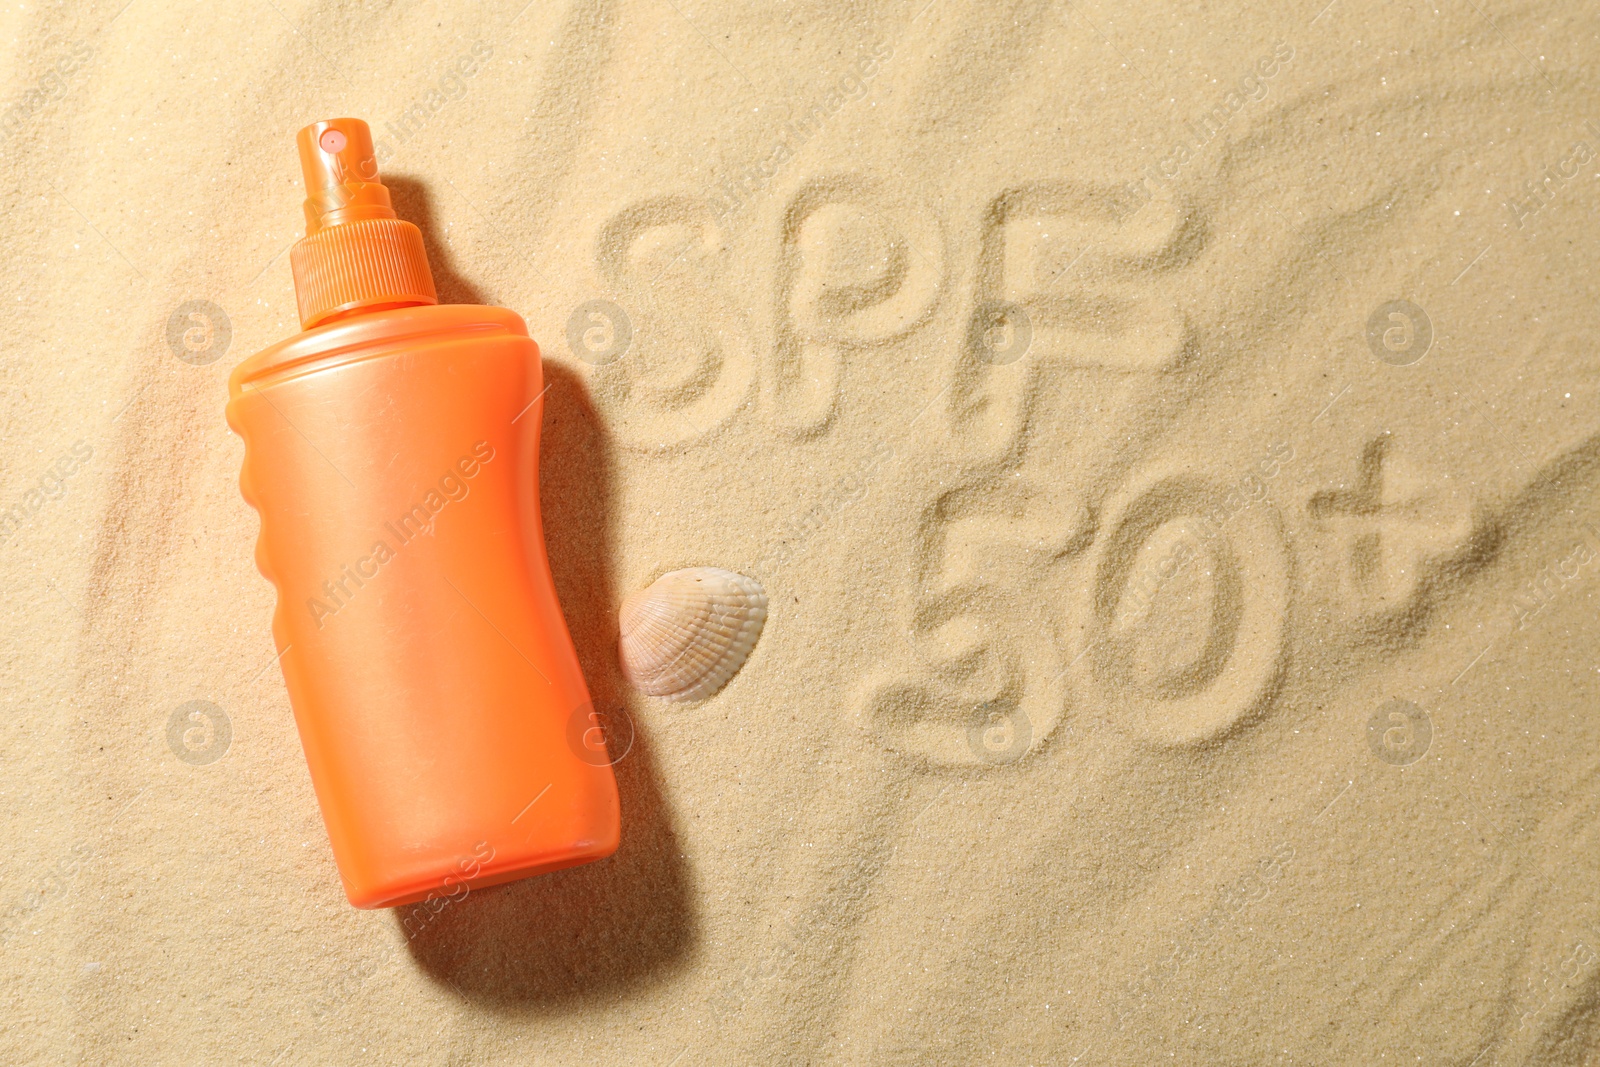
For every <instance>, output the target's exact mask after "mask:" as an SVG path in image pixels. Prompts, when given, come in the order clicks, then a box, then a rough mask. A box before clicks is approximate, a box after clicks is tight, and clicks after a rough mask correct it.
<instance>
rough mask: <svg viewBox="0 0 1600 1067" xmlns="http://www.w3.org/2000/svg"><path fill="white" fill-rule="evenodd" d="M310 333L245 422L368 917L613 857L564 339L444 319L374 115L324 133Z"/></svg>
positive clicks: (615, 827) (321, 792) (505, 314)
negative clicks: (568, 604) (378, 141)
mask: <svg viewBox="0 0 1600 1067" xmlns="http://www.w3.org/2000/svg"><path fill="white" fill-rule="evenodd" d="M299 144H300V161H301V166H302V169H303V170H304V173H305V179H306V192H307V198H306V236H305V239H304V240H302V241H300V242H299V243H298V244H296V245H295V247H294V251H293V253H292V265H293V269H294V279H295V291H296V294H297V296H298V299H299V305H300V321H301V324H302V326H303V327H304V332H303V333H300V334H298V335H296V336H294V337H292V338H290V339H289V340H287V341H284V342H283V343H281V344H277V345H274V346H272V347H271V348H269V349H267V350H266V351H264V352H260V353H257V354H256V355H254V356H252V357H250V358H249V359H247V360H245V361H244V362H243V363H241V364H240V365H239V366H238V367H237V368H236V369H235V370H234V372H233V375H232V377H231V379H230V380H229V401H228V424H229V425H230V426H232V427H233V429H234V430H235V431H236V432H237V433H238V434H239V436H240V437H242V438H244V442H245V459H244V470H243V473H242V475H241V477H240V488H241V489H242V491H243V493H244V496H245V499H246V500H247V501H248V502H249V503H250V504H251V505H252V506H253V507H254V508H255V509H256V510H257V511H258V512H259V513H260V515H261V536H260V539H259V540H258V541H257V543H256V562H257V565H258V566H259V567H260V568H261V573H262V574H264V575H265V576H266V577H267V579H268V580H269V581H271V582H272V583H273V585H274V586H276V587H277V591H278V606H277V611H276V612H275V614H274V615H273V626H272V631H273V637H274V639H275V641H276V643H277V646H278V651H279V659H280V662H281V663H282V665H283V673H284V678H285V680H286V681H287V683H288V687H289V702H290V704H291V705H292V706H293V708H294V715H295V721H296V724H297V725H298V727H299V731H300V740H301V744H302V745H303V746H304V748H305V753H306V762H307V763H308V764H309V765H310V768H311V780H312V784H313V785H314V786H315V788H316V792H317V800H318V802H319V803H320V805H321V808H322V816H323V820H324V822H325V823H326V824H327V827H328V836H329V838H330V839H331V841H332V843H333V853H334V858H335V859H336V860H337V862H338V865H339V874H340V876H341V878H342V879H343V881H344V887H345V892H346V894H347V895H348V896H349V898H350V902H351V903H352V904H354V905H355V906H357V907H361V908H377V907H392V906H394V905H398V904H407V903H411V902H413V901H418V900H423V899H426V898H429V897H438V896H460V895H462V894H464V893H466V892H467V891H468V890H470V889H471V888H473V887H477V886H486V885H494V884H496V883H499V882H506V881H510V880H512V879H514V878H522V877H526V876H528V875H533V874H540V873H543V872H545V871H553V870H556V869H558V868H561V867H568V866H572V865H574V864H579V863H585V862H587V861H589V860H595V859H600V858H602V857H604V856H608V855H610V854H611V853H612V852H613V851H615V849H616V847H617V840H618V835H619V829H620V828H619V821H618V801H617V787H616V781H615V778H614V777H613V775H612V771H611V763H610V760H609V759H608V758H607V755H606V750H605V745H604V736H603V734H601V733H600V731H599V730H597V729H596V728H595V724H596V723H597V722H598V721H599V720H598V718H597V717H596V716H595V715H594V713H593V708H592V705H591V704H590V699H589V693H588V690H587V688H586V686H585V685H584V681H583V675H582V673H581V672H580V670H579V668H578V660H577V655H576V653H575V652H574V650H573V647H572V639H571V637H570V636H569V635H568V633H567V627H566V621H565V619H564V618H563V617H562V614H561V607H560V605H559V604H558V603H557V601H556V594H555V587H554V585H553V583H552V581H551V578H550V568H549V564H548V562H547V560H546V556H545V547H544V531H543V527H542V524H541V522H540V517H539V498H538V480H539V465H538V449H539V423H540V418H541V415H542V412H543V407H544V405H543V403H542V400H541V397H542V391H541V390H542V386H541V384H540V383H541V378H542V374H541V370H540V364H539V349H538V346H537V345H535V344H534V342H533V341H532V340H531V339H529V337H528V331H527V327H526V326H524V325H523V322H522V319H521V318H519V317H518V316H517V315H516V314H514V313H513V312H510V311H507V310H505V309H504V308H493V307H477V306H470V305H439V304H438V303H437V299H436V297H435V295H434V288H433V279H432V275H431V274H430V272H429V270H428V263H427V255H426V252H425V251H424V249H423V244H422V235H421V233H420V232H419V231H418V230H417V228H416V227H415V226H413V225H412V224H411V223H409V222H403V221H401V220H400V219H398V218H396V217H395V213H394V210H393V208H392V207H391V206H390V201H389V194H388V191H387V190H386V189H385V188H384V187H383V185H382V184H381V183H380V182H379V180H378V172H377V164H376V162H375V160H374V158H373V150H372V137H371V134H370V132H369V131H368V129H367V125H366V123H364V122H362V121H360V120H359V119H332V120H329V121H326V122H318V123H315V124H313V125H311V126H308V127H306V128H305V129H303V130H301V131H300V137H299Z"/></svg>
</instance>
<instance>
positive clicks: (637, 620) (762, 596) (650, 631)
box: [617, 567, 767, 700]
mask: <svg viewBox="0 0 1600 1067" xmlns="http://www.w3.org/2000/svg"><path fill="white" fill-rule="evenodd" d="M766 621H767V591H766V590H765V589H763V588H761V583H760V582H758V581H756V580H755V579H754V578H747V577H746V576H744V575H742V574H736V573H734V572H733V571H725V570H723V569H722V568H720V567H689V568H686V569H685V570H681V571H672V572H671V573H669V574H663V575H662V576H661V577H660V578H657V579H656V580H655V581H654V582H652V583H651V584H650V585H649V586H647V587H646V588H644V589H641V590H639V591H638V592H637V593H635V594H633V595H632V596H630V597H629V598H628V599H626V600H624V601H623V602H622V612H621V623H622V636H621V638H619V639H618V641H617V651H618V654H619V655H620V657H621V659H622V673H623V674H625V675H627V676H628V681H630V682H632V683H633V684H634V686H636V687H637V688H638V689H639V690H640V692H644V693H648V694H650V695H651V696H658V697H666V698H667V699H668V700H704V699H705V698H706V697H708V696H710V695H711V694H713V693H715V692H716V691H717V690H719V689H721V688H722V687H723V686H724V685H725V684H727V681H728V679H729V678H732V677H733V676H734V675H735V674H736V673H738V670H739V668H740V667H742V666H743V665H744V661H745V657H746V656H748V655H750V650H751V649H752V648H754V647H755V645H756V638H758V637H760V636H761V627H762V626H763V625H764V624H765V623H766Z"/></svg>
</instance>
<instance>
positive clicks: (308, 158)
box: [289, 119, 439, 330]
mask: <svg viewBox="0 0 1600 1067" xmlns="http://www.w3.org/2000/svg"><path fill="white" fill-rule="evenodd" d="M299 143H300V170H301V172H302V173H303V174H304V175H305V179H306V235H305V237H304V238H303V239H301V240H300V241H297V242H296V243H295V246H294V250H293V251H292V252H290V253H289V263H290V266H291V267H292V268H293V270H294V292H295V296H296V298H297V299H298V300H299V303H300V325H301V326H302V327H304V328H305V329H308V330H309V329H311V328H312V327H313V326H320V325H322V324H323V323H325V322H329V321H331V320H332V319H335V318H338V317H340V316H342V315H345V314H347V313H349V312H352V311H377V310H380V309H383V308H394V307H414V306H416V305H418V304H437V303H438V302H439V297H438V296H437V294H435V292H434V289H433V274H432V272H431V271H429V270H428V253H427V250H426V249H425V248H424V247H423V245H422V231H421V230H418V229H417V228H416V227H415V226H413V225H412V224H411V223H409V222H405V221H403V220H401V219H399V218H396V217H395V213H394V208H393V206H391V205H390V203H389V190H388V189H385V188H384V187H383V183H382V182H380V181H379V180H378V161H377V160H376V159H375V158H374V157H373V152H372V131H371V130H369V129H367V124H366V123H365V122H362V121H361V120H360V119H325V120H324V121H322V122H313V123H312V124H311V125H309V126H307V127H306V128H305V129H303V130H301V131H300V136H299Z"/></svg>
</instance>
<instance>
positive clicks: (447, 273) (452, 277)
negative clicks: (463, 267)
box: [383, 171, 494, 304]
mask: <svg viewBox="0 0 1600 1067" xmlns="http://www.w3.org/2000/svg"><path fill="white" fill-rule="evenodd" d="M383 184H384V185H385V186H387V187H388V189H389V199H390V200H391V201H392V202H393V203H394V213H395V214H396V215H399V216H400V217H401V218H402V219H405V220H406V221H407V222H409V223H412V224H414V225H415V226H416V227H417V229H419V230H421V231H422V245H423V247H424V248H426V249H427V250H428V267H429V269H430V270H432V272H433V288H434V290H435V291H436V292H437V293H438V294H439V303H441V304H492V303H494V301H493V300H492V299H490V298H489V297H487V296H485V295H484V293H483V291H482V290H481V289H479V288H478V287H477V286H476V285H473V284H472V283H471V282H469V281H467V279H465V278H463V277H462V276H461V275H460V274H459V273H457V271H456V268H455V254H454V253H453V252H452V250H451V249H450V246H448V245H444V244H440V243H439V240H438V238H437V237H436V236H435V234H437V233H438V232H439V226H438V222H437V221H436V220H435V219H434V217H433V194H432V193H431V192H429V191H428V187H427V186H426V185H424V184H423V183H422V182H420V181H418V180H417V179H416V178H410V177H407V176H406V175H404V174H390V173H388V172H387V171H385V172H384V175H383Z"/></svg>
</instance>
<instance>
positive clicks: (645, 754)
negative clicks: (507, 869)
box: [396, 360, 698, 1015]
mask: <svg viewBox="0 0 1600 1067" xmlns="http://www.w3.org/2000/svg"><path fill="white" fill-rule="evenodd" d="M544 374H545V382H546V385H547V388H548V391H547V392H546V394H545V409H544V422H543V443H542V448H541V452H540V462H539V481H540V500H541V503H542V508H543V516H544V527H545V540H546V542H547V544H548V546H549V555H550V568H551V570H552V572H553V573H554V575H555V584H556V591H557V593H558V595H559V596H560V598H561V606H562V609H563V611H564V613H565V614H566V617H567V625H568V627H569V628H570V629H571V631H572V638H573V642H574V644H575V645H576V646H577V650H578V659H579V661H580V662H581V664H582V666H583V671H584V676H585V678H587V679H588V681H589V686H590V691H591V694H592V696H593V697H594V703H595V706H596V707H597V708H600V709H606V710H612V711H613V712H620V713H623V714H625V711H626V709H625V701H624V700H623V694H622V689H621V681H620V676H619V672H618V669H617V664H616V652H615V649H616V640H617V624H616V607H617V597H616V595H615V590H614V561H615V557H616V553H615V550H614V549H615V539H616V532H615V518H614V515H615V505H614V501H615V475H614V447H613V442H612V440H611V438H610V436H609V434H608V432H607V430H606V428H605V426H604V425H603V424H602V422H601V420H600V418H599V416H598V415H597V414H596V412H595V410H594V407H593V405H592V403H591V402H590V398H589V395H588V390H587V387H586V385H585V383H584V381H583V379H582V378H581V377H580V376H579V375H578V374H577V373H575V372H574V371H572V370H571V369H569V368H566V367H563V366H561V365H560V364H558V363H553V362H551V361H549V360H546V361H545V363H544ZM643 725H644V724H642V723H636V724H635V729H634V731H633V734H634V737H633V743H632V746H631V747H630V748H628V749H627V750H626V754H625V755H624V756H623V758H622V759H621V760H620V761H619V762H618V763H617V764H616V765H615V771H616V775H617V788H618V790H619V792H620V793H621V797H622V843H621V845H620V847H619V848H618V849H617V852H616V853H615V854H614V855H612V856H611V857H609V858H607V859H604V860H601V861H599V862H597V863H591V864H587V865H585V866H582V867H574V868H571V869H568V870H565V871H558V872H556V873H554V874H547V875H542V876H540V877H536V878H529V879H525V880H523V881H519V882H512V883H509V884H507V885H503V886H496V887H493V888H490V889H484V890H479V891H476V892H473V893H471V894H469V895H468V896H466V897H464V898H462V899H461V900H459V901H457V902H454V903H449V904H448V905H446V906H444V907H443V908H442V909H441V910H439V911H438V913H437V914H436V915H434V916H433V917H432V918H431V919H430V920H428V921H427V922H413V923H412V924H411V925H412V928H413V929H418V933H417V934H416V936H415V937H413V938H411V940H410V943H409V948H410V950H411V954H412V956H413V957H414V958H415V959H416V961H417V963H418V964H419V965H420V966H421V968H422V969H423V970H424V971H425V972H426V973H427V974H428V975H430V976H431V977H432V978H434V979H435V980H437V981H439V982H441V983H443V984H445V985H447V986H449V987H450V988H451V989H453V990H455V992H456V993H457V994H459V995H460V996H461V997H463V998H464V999H466V1000H468V1001H470V1002H472V1003H474V1004H478V1005H481V1006H483V1007H486V1008H489V1009H491V1010H497V1011H504V1012H508V1013H524V1014H551V1015H553V1014H562V1013H571V1012H577V1011H582V1010H587V1009H589V1008H591V1007H592V1006H594V1004H596V1003H599V1002H602V1001H606V1002H609V1001H611V1000H612V999H613V998H614V997H615V996H616V995H617V994H619V993H623V992H626V991H628V990H633V989H640V988H643V987H645V986H648V985H650V984H653V983H655V982H658V981H660V980H662V979H663V978H664V977H665V976H667V975H668V974H671V973H673V972H674V971H676V970H678V969H680V968H681V967H682V966H683V965H684V964H685V963H686V962H687V960H688V958H689V956H690V955H691V952H692V949H693V946H694V944H695V942H696V940H697V938H698V922H697V920H696V917H695V914H694V912H693V909H692V906H691V887H690V882H689V878H688V874H687V870H686V867H685V865H684V861H683V853H682V849H681V848H680V846H679V843H678V839H677V833H676V831H675V829H674V826H673V818H672V814H671V812H670V810H669V809H668V807H667V805H666V802H665V800H664V799H663V797H662V795H661V789H660V785H659V779H658V777H657V773H656V768H655V764H654V760H653V756H652V751H651V746H650V738H649V735H648V732H647V731H646V730H645V729H644V728H643ZM616 737H617V733H613V734H612V738H613V743H614V744H615V743H616ZM612 756H613V758H615V757H616V756H617V752H616V749H615V748H613V750H612ZM427 906H428V905H426V904H419V905H413V907H414V908H426V907H427ZM405 912H406V909H400V913H397V915H396V922H397V925H399V926H400V928H401V930H402V931H404V930H405V929H406V927H405V924H404V923H403V922H402V920H403V919H405V918H406V917H407V914H405Z"/></svg>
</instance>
